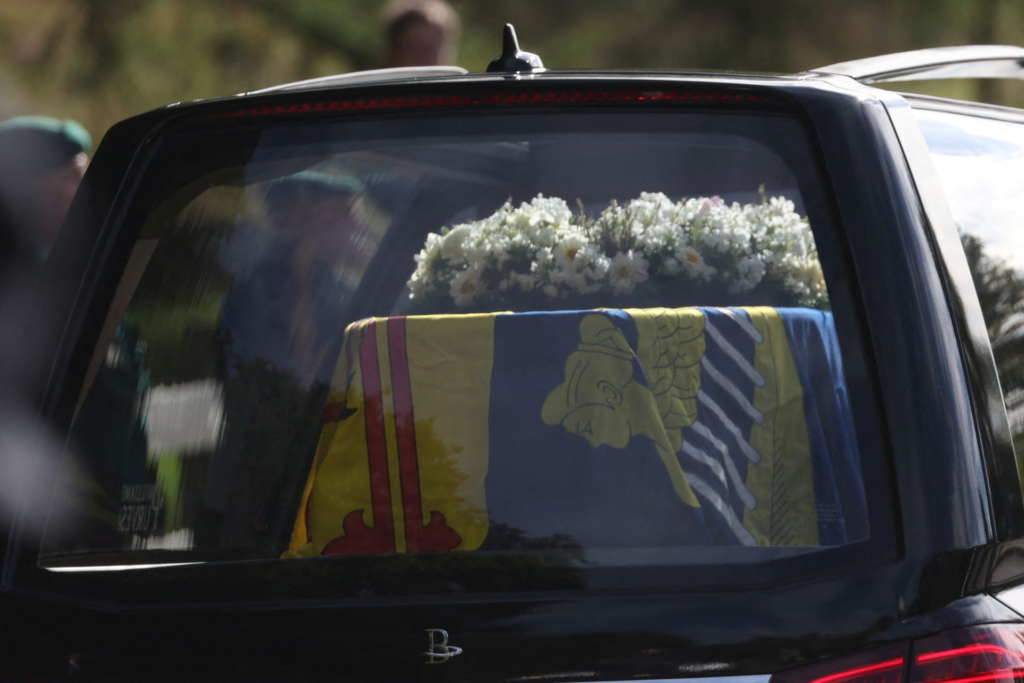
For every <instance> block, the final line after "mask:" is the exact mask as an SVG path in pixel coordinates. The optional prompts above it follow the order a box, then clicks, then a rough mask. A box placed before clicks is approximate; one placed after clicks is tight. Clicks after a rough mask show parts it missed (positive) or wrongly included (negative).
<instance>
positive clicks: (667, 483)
mask: <svg viewBox="0 0 1024 683" xmlns="http://www.w3.org/2000/svg"><path fill="white" fill-rule="evenodd" d="M342 356H343V357H342V360H341V361H340V362H339V364H338V368H337V370H336V371H335V375H334V385H333V386H332V389H331V396H330V399H329V403H328V406H327V408H326V410H325V411H324V428H323V432H322V435H321V439H320V445H319V447H318V451H317V457H316V463H315V465H314V469H313V472H312V473H311V474H310V478H309V483H308V484H307V487H306V493H305V495H304V498H303V503H302V505H303V509H302V513H301V514H300V515H299V518H298V519H297V521H296V525H295V531H294V534H293V538H292V544H291V546H290V549H289V553H288V554H290V555H297V556H301V555H314V554H315V555H322V554H360V553H405V552H448V551H473V550H477V549H482V550H521V549H523V548H534V549H543V548H559V547H563V548H565V547H571V548H582V549H583V550H584V551H586V550H598V549H625V548H681V547H688V546H712V545H714V546H750V547H753V546H790V547H820V546H833V545H842V544H846V543H852V542H856V541H859V540H865V539H867V538H868V537H869V535H870V529H869V526H868V514H867V505H866V502H865V493H864V482H863V477H862V473H861V466H860V456H859V453H858V449H857V439H856V435H855V431H854V423H853V417H852V413H851V410H850V405H849V401H848V398H847V391H846V382H845V378H844V375H843V368H842V362H841V354H840V349H839V340H838V338H837V335H836V331H835V327H834V322H833V319H832V315H831V314H830V313H824V312H821V311H815V310H810V309H800V308H793V309H774V308H765V307H749V308H680V309H664V308H661V309H624V310H591V311H560V312H554V313H504V314H476V315H452V316H423V317H409V318H404V317H397V318H381V319H372V320H364V321H360V322H359V323H355V324H353V325H352V326H350V327H349V329H348V330H347V331H346V335H345V347H344V351H343V353H342Z"/></svg>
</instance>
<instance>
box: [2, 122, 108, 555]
mask: <svg viewBox="0 0 1024 683" xmlns="http://www.w3.org/2000/svg"><path fill="white" fill-rule="evenodd" d="M91 148H92V139H91V138H90V137H89V133H88V132H86V130H85V129H84V128H83V127H82V126H80V125H79V124H77V123H75V122H74V121H60V120H57V119H51V118H46V117H38V116H27V117H18V118H13V119H10V120H8V121H4V122H3V123H0V529H3V531H0V543H2V542H4V541H5V539H4V538H2V535H3V533H5V531H6V526H5V525H4V522H6V520H7V518H8V517H9V516H11V515H12V514H13V512H14V509H15V506H16V505H17V504H18V501H19V500H23V501H28V502H29V503H31V502H32V501H33V500H44V499H45V498H43V497H42V496H41V495H36V493H35V487H36V486H38V485H40V484H39V482H41V481H42V478H41V476H40V473H41V472H42V471H44V470H48V469H51V468H53V467H54V466H55V463H56V460H57V458H58V455H59V453H60V449H61V444H60V443H59V442H58V441H57V440H56V439H55V438H53V436H52V435H51V434H50V433H49V432H48V431H47V430H45V429H40V428H39V423H38V418H37V415H36V412H35V411H36V403H37V400H38V398H39V391H40V385H41V382H40V375H41V373H42V370H43V367H44V365H45V361H46V359H45V358H41V357H39V354H38V353H36V352H35V351H36V349H37V347H38V345H37V344H36V343H35V342H36V341H37V340H36V339H33V338H32V337H31V336H30V328H31V329H34V328H32V327H31V326H36V325H39V324H40V322H41V319H42V318H44V317H45V313H46V307H45V306H42V305H41V304H40V302H39V301H38V298H37V294H38V290H39V285H40V277H41V273H42V266H43V264H44V263H45V262H46V258H47V256H48V254H49V252H50V248H51V247H52V246H53V243H54V241H55V240H56V238H57V233H58V232H59V231H60V227H61V224H62V223H63V221H64V215H65V214H66V213H67V210H68V207H69V206H70V204H71V200H72V198H73V197H74V196H75V192H76V191H77V190H78V186H79V184H80V183H81V181H82V176H83V174H84V173H85V166H86V163H87V161H88V156H87V155H88V153H89V151H90V149H91ZM42 322H44V323H45V321H42ZM45 513H46V510H45V509H32V510H28V511H26V514H25V515H24V516H23V518H22V520H23V525H24V528H25V530H26V531H27V532H29V533H40V532H41V530H42V524H43V520H44V519H45Z"/></svg>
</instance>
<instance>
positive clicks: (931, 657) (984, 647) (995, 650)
mask: <svg viewBox="0 0 1024 683" xmlns="http://www.w3.org/2000/svg"><path fill="white" fill-rule="evenodd" d="M980 654H993V655H1005V656H1007V657H1015V658H1017V659H1020V658H1021V655H1020V654H1019V653H1017V652H1014V651H1012V650H1008V649H1006V648H1005V647H1001V646H999V645H991V644H989V643H978V644H976V645H967V646H965V647H958V648H956V649H953V650H941V651H939V652H928V653H925V654H923V655H918V657H917V659H916V660H915V664H927V663H928V662H935V661H940V660H943V659H950V658H952V657H964V656H970V655H980Z"/></svg>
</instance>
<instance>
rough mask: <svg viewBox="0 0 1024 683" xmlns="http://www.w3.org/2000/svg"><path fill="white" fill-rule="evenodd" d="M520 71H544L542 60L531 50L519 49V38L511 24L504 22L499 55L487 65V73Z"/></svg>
mask: <svg viewBox="0 0 1024 683" xmlns="http://www.w3.org/2000/svg"><path fill="white" fill-rule="evenodd" d="M520 71H527V72H529V71H544V62H542V61H540V57H538V56H537V55H535V54H533V53H532V52H523V51H522V50H520V49H519V40H518V39H517V38H516V30H515V28H513V26H512V24H505V34H504V36H503V39H502V45H501V56H500V57H498V58H497V59H495V60H494V61H492V62H491V63H490V64H489V65H488V66H487V73H496V72H504V73H518V72H520Z"/></svg>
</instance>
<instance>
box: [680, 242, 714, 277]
mask: <svg viewBox="0 0 1024 683" xmlns="http://www.w3.org/2000/svg"><path fill="white" fill-rule="evenodd" d="M676 258H677V259H678V260H679V263H681V264H682V266H683V270H685V271H686V274H687V275H689V276H690V277H692V278H694V279H696V280H709V279H711V276H712V275H714V274H715V273H716V272H717V271H716V270H715V269H714V268H713V267H711V266H709V265H708V264H707V263H705V261H704V257H703V256H701V255H700V252H698V251H697V250H696V249H694V248H693V247H683V248H682V249H680V250H679V251H677V252H676Z"/></svg>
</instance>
